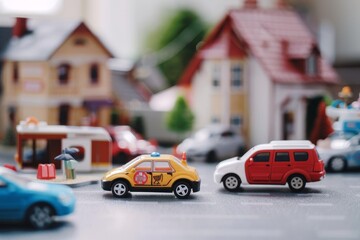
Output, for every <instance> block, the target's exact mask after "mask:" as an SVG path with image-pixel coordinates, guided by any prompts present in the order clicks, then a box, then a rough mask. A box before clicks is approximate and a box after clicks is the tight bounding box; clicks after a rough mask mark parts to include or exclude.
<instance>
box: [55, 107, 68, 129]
mask: <svg viewBox="0 0 360 240" xmlns="http://www.w3.org/2000/svg"><path fill="white" fill-rule="evenodd" d="M69 112H70V105H69V104H61V105H60V106H59V116H58V119H59V120H58V121H59V124H60V125H68V124H69Z"/></svg>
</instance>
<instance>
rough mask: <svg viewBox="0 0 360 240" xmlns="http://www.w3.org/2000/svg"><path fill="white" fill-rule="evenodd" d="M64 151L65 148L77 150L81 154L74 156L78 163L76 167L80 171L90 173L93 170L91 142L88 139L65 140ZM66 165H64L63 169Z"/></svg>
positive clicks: (63, 142) (63, 141)
mask: <svg viewBox="0 0 360 240" xmlns="http://www.w3.org/2000/svg"><path fill="white" fill-rule="evenodd" d="M61 147H62V149H64V148H77V149H78V150H79V154H77V155H76V156H74V158H76V159H75V160H76V161H77V165H76V167H75V169H76V170H78V171H84V172H85V171H90V170H91V140H90V139H87V138H76V139H63V140H62V144H61ZM63 167H64V164H63V163H62V168H63Z"/></svg>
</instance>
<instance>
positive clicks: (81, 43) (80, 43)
mask: <svg viewBox="0 0 360 240" xmlns="http://www.w3.org/2000/svg"><path fill="white" fill-rule="evenodd" d="M74 44H75V45H76V46H84V45H85V44H86V39H85V38H76V39H75V40H74Z"/></svg>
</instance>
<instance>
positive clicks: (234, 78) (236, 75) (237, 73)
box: [231, 64, 243, 88]
mask: <svg viewBox="0 0 360 240" xmlns="http://www.w3.org/2000/svg"><path fill="white" fill-rule="evenodd" d="M242 85H243V82H242V78H241V67H240V65H239V64H234V65H233V66H232V67H231V87H234V88H240V87H242Z"/></svg>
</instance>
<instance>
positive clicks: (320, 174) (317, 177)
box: [310, 171, 326, 182]
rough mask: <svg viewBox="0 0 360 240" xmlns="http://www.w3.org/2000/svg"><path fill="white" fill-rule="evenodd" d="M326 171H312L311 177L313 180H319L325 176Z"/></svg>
mask: <svg viewBox="0 0 360 240" xmlns="http://www.w3.org/2000/svg"><path fill="white" fill-rule="evenodd" d="M325 174H326V173H325V171H321V172H317V173H311V174H310V178H311V181H312V182H317V181H320V180H322V179H324V178H325Z"/></svg>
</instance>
